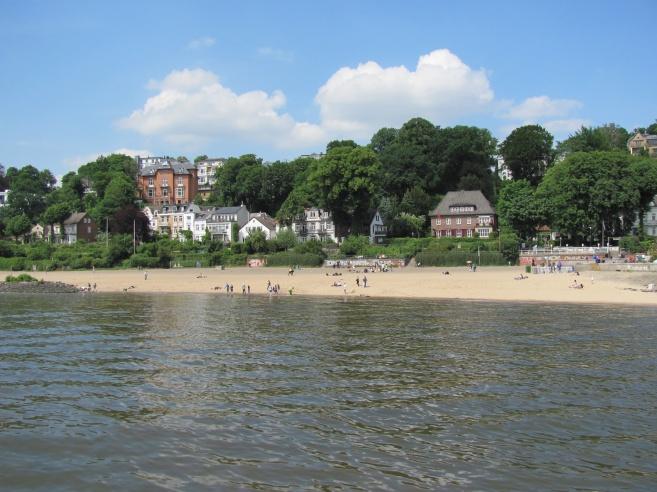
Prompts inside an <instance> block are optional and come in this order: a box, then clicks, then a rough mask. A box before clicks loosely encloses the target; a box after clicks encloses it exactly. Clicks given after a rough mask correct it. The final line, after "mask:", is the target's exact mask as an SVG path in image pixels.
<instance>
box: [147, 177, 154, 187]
mask: <svg viewBox="0 0 657 492" xmlns="http://www.w3.org/2000/svg"><path fill="white" fill-rule="evenodd" d="M153 184H155V183H154V180H153V177H150V178H148V186H153Z"/></svg>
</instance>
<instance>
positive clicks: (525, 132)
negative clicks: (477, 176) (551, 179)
mask: <svg viewBox="0 0 657 492" xmlns="http://www.w3.org/2000/svg"><path fill="white" fill-rule="evenodd" d="M553 141H554V138H553V137H552V135H551V134H550V132H548V131H547V130H546V129H545V128H543V127H542V126H540V125H525V126H521V127H519V128H516V129H515V130H513V131H512V132H511V134H510V135H509V136H508V137H507V138H506V140H504V142H502V144H501V145H500V154H501V155H502V157H503V158H504V165H505V166H506V167H507V168H508V169H509V170H510V171H511V175H512V177H513V179H514V180H520V179H523V180H527V181H528V182H529V183H530V184H531V185H532V186H537V185H538V183H539V182H540V181H541V179H542V178H543V176H544V175H545V171H546V170H547V169H548V167H550V165H551V164H552V161H553V160H554V152H553V150H552V143H553Z"/></svg>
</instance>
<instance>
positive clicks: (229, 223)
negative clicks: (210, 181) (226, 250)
mask: <svg viewBox="0 0 657 492" xmlns="http://www.w3.org/2000/svg"><path fill="white" fill-rule="evenodd" d="M204 219H205V229H206V230H208V231H209V232H210V235H211V236H212V239H213V240H215V241H223V242H224V243H229V242H231V239H232V230H233V224H237V227H238V228H240V229H241V228H242V227H244V225H245V224H246V223H247V222H248V221H249V211H248V210H247V208H246V207H245V206H244V205H240V206H238V207H218V208H214V209H211V210H206V211H205V213H204Z"/></svg>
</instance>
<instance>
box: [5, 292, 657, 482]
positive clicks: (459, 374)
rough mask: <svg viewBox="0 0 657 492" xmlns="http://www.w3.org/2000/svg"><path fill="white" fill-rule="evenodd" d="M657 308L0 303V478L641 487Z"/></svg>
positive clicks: (656, 459)
mask: <svg viewBox="0 0 657 492" xmlns="http://www.w3.org/2000/svg"><path fill="white" fill-rule="evenodd" d="M656 315H657V310H655V309H652V308H638V307H617V306H615V307H613V308H609V307H604V306H557V305H539V304H522V303H517V304H515V303H487V302H462V301H428V300H389V299H385V300H379V299H347V300H341V299H310V298H301V297H281V298H271V299H270V298H266V297H243V296H241V295H239V296H238V295H236V296H234V297H227V296H223V295H215V296H213V295H199V294H196V295H179V294H176V295H105V294H98V295H89V296H77V295H49V296H19V295H3V296H2V297H0V489H2V490H48V491H53V490H85V491H94V490H108V491H109V490H436V489H442V490H486V491H489V490H500V491H508V490H655V487H657V327H656V325H657V323H656V322H655V319H656Z"/></svg>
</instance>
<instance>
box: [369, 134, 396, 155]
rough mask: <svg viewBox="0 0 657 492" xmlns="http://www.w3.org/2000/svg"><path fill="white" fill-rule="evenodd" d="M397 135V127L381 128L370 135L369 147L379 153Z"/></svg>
mask: <svg viewBox="0 0 657 492" xmlns="http://www.w3.org/2000/svg"><path fill="white" fill-rule="evenodd" d="M398 137H399V130H398V129H397V128H381V129H380V130H379V131H378V132H376V133H375V134H374V135H372V139H371V140H370V145H369V147H370V148H371V149H372V150H373V151H374V152H376V153H377V154H379V155H380V154H382V153H384V152H385V151H386V150H387V149H388V147H389V146H390V145H391V144H392V143H394V142H395V140H397V138H398Z"/></svg>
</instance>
